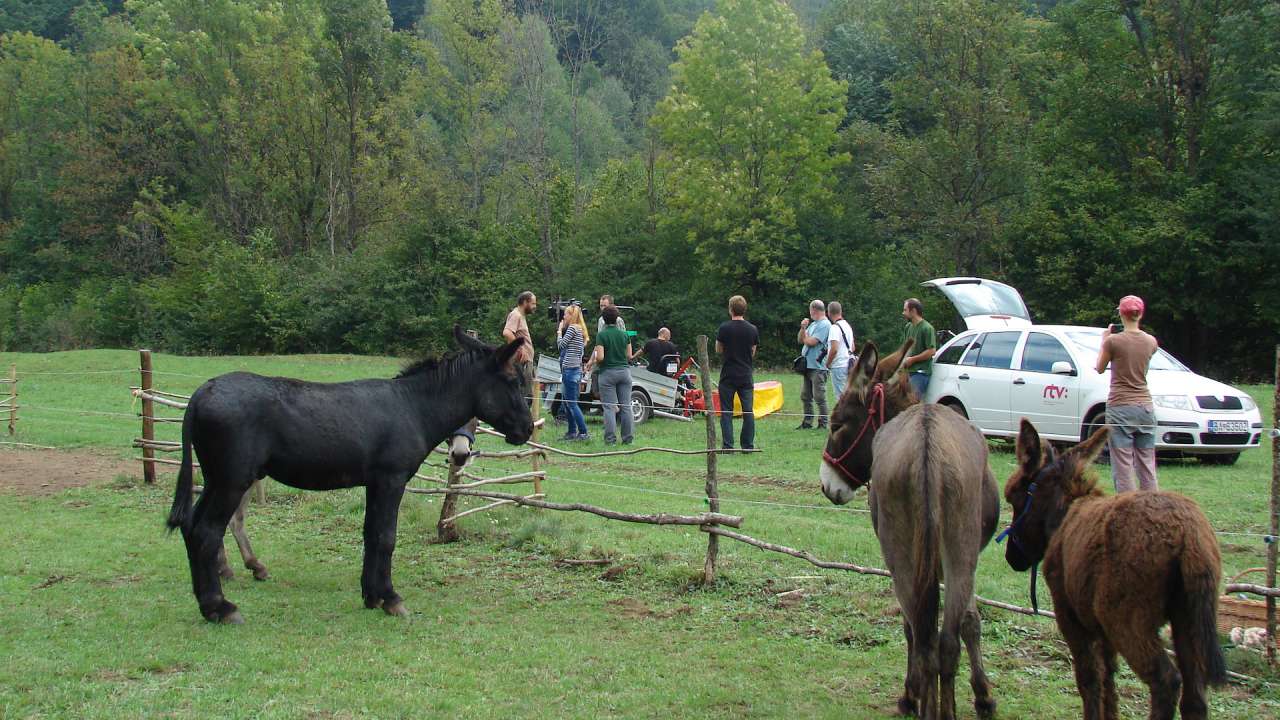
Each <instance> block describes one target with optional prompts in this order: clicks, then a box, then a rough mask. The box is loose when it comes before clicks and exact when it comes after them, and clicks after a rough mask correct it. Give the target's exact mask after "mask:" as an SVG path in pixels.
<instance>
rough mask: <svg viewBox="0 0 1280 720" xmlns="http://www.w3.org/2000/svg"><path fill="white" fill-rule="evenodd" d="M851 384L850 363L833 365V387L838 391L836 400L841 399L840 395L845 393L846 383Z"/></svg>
mask: <svg viewBox="0 0 1280 720" xmlns="http://www.w3.org/2000/svg"><path fill="white" fill-rule="evenodd" d="M848 384H849V366H848V365H832V366H831V387H832V388H834V389H835V391H836V402H839V401H840V396H841V395H843V394H844V387H845V385H848Z"/></svg>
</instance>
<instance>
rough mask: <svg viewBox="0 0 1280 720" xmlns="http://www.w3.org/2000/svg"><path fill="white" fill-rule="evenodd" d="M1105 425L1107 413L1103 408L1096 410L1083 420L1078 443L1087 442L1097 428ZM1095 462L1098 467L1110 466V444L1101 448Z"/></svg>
mask: <svg viewBox="0 0 1280 720" xmlns="http://www.w3.org/2000/svg"><path fill="white" fill-rule="evenodd" d="M1106 424H1107V411H1106V410H1105V409H1103V408H1098V409H1097V410H1094V411H1093V412H1092V413H1090V414H1089V417H1087V418H1085V421H1084V424H1083V425H1081V426H1080V442H1084V441H1085V440H1088V439H1089V438H1090V437H1092V436H1093V434H1094V433H1095V432H1097V431H1098V428H1100V427H1102V426H1103V425H1106ZM1097 462H1098V464H1100V465H1110V464H1111V444H1110V443H1107V444H1106V445H1104V446H1103V448H1102V452H1101V453H1099V455H1098V460H1097Z"/></svg>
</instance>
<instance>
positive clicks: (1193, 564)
mask: <svg viewBox="0 0 1280 720" xmlns="http://www.w3.org/2000/svg"><path fill="white" fill-rule="evenodd" d="M1206 526H1207V523H1206ZM1210 537H1212V535H1211V536H1210ZM1209 557H1210V556H1209V555H1208V554H1207V553H1199V552H1192V551H1188V550H1184V551H1183V553H1182V557H1181V558H1180V562H1181V568H1180V570H1181V572H1182V585H1183V587H1182V606H1183V613H1182V614H1183V627H1181V628H1178V627H1175V628H1174V629H1173V634H1174V647H1175V650H1176V651H1177V655H1178V664H1179V665H1182V664H1184V663H1191V664H1194V665H1198V666H1199V670H1200V673H1201V675H1202V676H1203V677H1204V679H1205V682H1207V683H1209V684H1210V685H1224V684H1226V682H1227V661H1226V659H1225V658H1224V657H1223V656H1222V646H1221V644H1220V643H1219V642H1218V580H1219V579H1220V572H1219V571H1218V568H1217V567H1216V565H1217V553H1213V554H1212V558H1213V560H1212V561H1211V560H1210V559H1209ZM1210 562H1212V563H1213V565H1209V563H1210ZM1179 635H1182V636H1183V637H1185V638H1186V640H1185V642H1184V641H1182V640H1181V638H1179ZM1267 641H1268V642H1272V640H1271V638H1267ZM1184 654H1186V655H1187V657H1186V658H1184V657H1183V655H1184Z"/></svg>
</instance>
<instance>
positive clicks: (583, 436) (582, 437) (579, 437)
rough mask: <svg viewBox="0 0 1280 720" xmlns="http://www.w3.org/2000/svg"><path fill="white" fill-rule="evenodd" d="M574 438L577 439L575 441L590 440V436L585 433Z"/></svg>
mask: <svg viewBox="0 0 1280 720" xmlns="http://www.w3.org/2000/svg"><path fill="white" fill-rule="evenodd" d="M576 439H577V441H578V442H587V441H589V440H591V436H590V435H588V434H587V433H582V434H581V435H579V436H578V437H577V438H576Z"/></svg>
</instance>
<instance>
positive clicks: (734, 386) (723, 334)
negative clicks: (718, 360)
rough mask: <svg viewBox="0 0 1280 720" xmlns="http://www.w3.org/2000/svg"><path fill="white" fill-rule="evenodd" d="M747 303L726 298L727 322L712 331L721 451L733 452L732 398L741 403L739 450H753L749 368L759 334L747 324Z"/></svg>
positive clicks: (752, 415) (751, 381)
mask: <svg viewBox="0 0 1280 720" xmlns="http://www.w3.org/2000/svg"><path fill="white" fill-rule="evenodd" d="M746 314H747V299H746V298H744V297H742V296H741V295H734V296H733V297H731V298H729V320H728V321H727V322H724V323H721V324H720V329H719V330H717V331H716V352H718V353H720V356H721V357H723V358H724V365H723V366H721V368H720V384H719V387H718V389H719V391H720V435H721V436H722V437H723V443H724V448H725V449H727V450H732V449H733V397H734V395H737V396H738V399H739V401H740V402H741V403H742V443H741V446H740V447H741V448H742V449H743V450H754V449H755V440H756V416H755V413H754V412H753V411H752V401H753V400H754V398H755V384H754V383H755V380H754V377H753V375H752V365H753V363H754V361H755V357H756V346H757V345H759V344H760V332H759V331H758V330H756V326H755V325H752V324H751V323H749V322H747V321H746V320H745V319H744V318H743V316H744V315H746Z"/></svg>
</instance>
